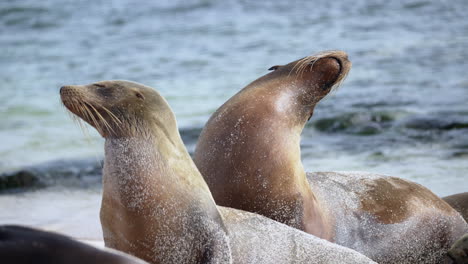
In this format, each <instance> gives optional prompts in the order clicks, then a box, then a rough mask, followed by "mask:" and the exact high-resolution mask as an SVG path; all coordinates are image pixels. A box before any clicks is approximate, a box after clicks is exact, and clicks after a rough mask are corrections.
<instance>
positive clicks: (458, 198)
mask: <svg viewBox="0 0 468 264" xmlns="http://www.w3.org/2000/svg"><path fill="white" fill-rule="evenodd" d="M442 200H444V201H445V202H446V203H448V204H450V206H452V207H453V209H455V210H457V211H458V212H459V213H460V214H461V215H462V216H463V218H464V219H465V221H466V222H468V192H464V193H457V194H453V195H449V196H445V197H443V198H442Z"/></svg>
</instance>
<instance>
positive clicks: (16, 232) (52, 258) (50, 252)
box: [0, 225, 146, 264]
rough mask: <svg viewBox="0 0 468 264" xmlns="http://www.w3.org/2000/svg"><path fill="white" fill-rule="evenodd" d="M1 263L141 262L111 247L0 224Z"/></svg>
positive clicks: (97, 263)
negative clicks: (100, 246) (92, 244)
mask: <svg viewBox="0 0 468 264" xmlns="http://www.w3.org/2000/svg"><path fill="white" fill-rule="evenodd" d="M0 263H2V264H31V263H35V264H50V263H55V264H82V263H87V264H144V263H146V262H144V261H143V260H140V259H137V258H135V257H133V256H130V255H127V254H124V253H122V252H119V251H116V250H112V249H97V248H95V247H92V246H90V245H86V244H84V243H82V242H78V241H76V240H73V239H71V238H69V237H66V236H63V235H60V234H56V233H52V232H46V231H41V230H37V229H33V228H29V227H24V226H16V225H2V226H0Z"/></svg>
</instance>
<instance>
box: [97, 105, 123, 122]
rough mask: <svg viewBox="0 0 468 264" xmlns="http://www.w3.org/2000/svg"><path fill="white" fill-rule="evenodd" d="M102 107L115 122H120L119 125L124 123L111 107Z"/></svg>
mask: <svg viewBox="0 0 468 264" xmlns="http://www.w3.org/2000/svg"><path fill="white" fill-rule="evenodd" d="M101 108H102V109H103V110H104V111H106V112H107V113H108V114H109V116H110V117H111V118H112V119H113V120H114V122H116V123H119V125H120V124H122V121H120V119H119V118H118V117H117V116H116V115H115V114H114V113H112V112H111V111H110V110H109V109H107V108H106V107H105V106H101Z"/></svg>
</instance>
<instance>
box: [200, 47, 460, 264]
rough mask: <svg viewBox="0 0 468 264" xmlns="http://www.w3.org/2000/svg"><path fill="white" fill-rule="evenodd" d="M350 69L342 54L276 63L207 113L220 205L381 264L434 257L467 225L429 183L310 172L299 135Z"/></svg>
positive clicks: (207, 170)
mask: <svg viewBox="0 0 468 264" xmlns="http://www.w3.org/2000/svg"><path fill="white" fill-rule="evenodd" d="M350 68H351V62H350V61H349V60H348V58H347V54H346V53H345V52H342V51H330V52H323V53H319V54H317V55H314V56H309V57H306V58H303V59H300V60H297V61H293V62H291V63H288V64H286V65H280V66H273V67H272V68H270V70H273V72H271V73H269V74H267V75H265V76H263V77H261V78H259V79H257V80H255V81H253V82H252V83H250V84H249V85H248V86H247V87H245V88H244V89H242V90H241V91H240V92H238V93H237V94H236V95H234V96H233V97H232V98H230V99H229V100H228V101H227V102H226V103H224V104H223V105H222V106H221V107H220V108H219V109H218V110H216V112H215V113H214V114H213V115H212V116H211V117H210V119H209V120H208V122H207V124H206V125H205V127H204V129H203V131H202V133H201V135H200V138H199V140H198V143H197V146H196V150H195V155H194V161H195V164H197V166H198V168H199V170H200V172H201V173H202V175H203V176H204V178H205V180H206V181H207V183H208V186H209V187H210V190H211V191H212V194H213V197H214V199H215V201H216V203H217V204H218V205H222V206H228V207H233V208H238V209H242V210H246V211H250V212H255V213H259V214H262V215H264V216H267V217H269V218H272V219H275V220H277V221H280V222H282V223H285V224H288V225H290V226H292V227H296V228H298V229H301V230H304V231H306V232H308V233H311V234H314V235H316V236H318V237H321V238H324V239H327V240H330V241H334V242H336V243H337V244H340V245H343V246H346V247H349V248H352V249H355V250H357V251H359V252H361V253H363V254H365V255H367V256H368V257H370V258H371V259H373V260H375V261H377V262H379V263H413V262H418V263H420V262H423V263H437V262H438V261H440V260H441V259H443V258H445V255H446V252H447V250H448V248H449V247H450V245H451V244H452V243H453V242H454V241H455V240H456V239H457V238H458V237H460V236H461V235H462V234H463V233H465V232H467V231H468V226H467V224H466V223H465V222H464V221H463V219H461V217H460V215H459V214H458V213H457V212H455V211H454V210H453V209H452V208H450V206H448V205H447V204H446V203H445V202H444V201H442V200H441V199H440V198H438V197H437V196H435V195H434V194H433V193H432V192H430V191H429V190H428V189H426V188H424V187H422V186H420V185H418V184H416V183H412V182H409V181H406V180H402V179H399V178H394V177H386V176H382V175H375V174H370V173H350V172H343V173H337V172H320V173H307V174H306V173H305V171H304V168H303V166H302V162H301V152H300V137H301V132H302V130H303V129H304V126H305V124H306V122H307V121H308V120H309V119H310V118H311V116H312V113H313V111H314V108H315V105H316V104H317V103H318V102H319V101H320V100H321V99H322V98H324V97H325V96H326V95H327V94H328V93H329V92H330V91H331V90H332V89H333V87H335V86H337V84H339V83H340V82H342V81H343V79H344V78H345V76H346V75H347V74H348V72H349V70H350Z"/></svg>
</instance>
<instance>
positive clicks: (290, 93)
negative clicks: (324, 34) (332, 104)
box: [232, 51, 351, 123]
mask: <svg viewBox="0 0 468 264" xmlns="http://www.w3.org/2000/svg"><path fill="white" fill-rule="evenodd" d="M350 69H351V62H350V61H349V60H348V56H347V54H346V53H345V52H343V51H325V52H320V53H317V54H315V55H312V56H308V57H305V58H302V59H299V60H296V61H293V62H290V63H288V64H285V65H275V66H273V67H271V68H270V69H269V70H271V71H272V72H271V73H269V74H266V75H264V76H262V77H260V78H259V79H257V80H255V81H254V82H252V83H251V84H249V85H248V86H247V87H246V88H244V89H243V90H242V91H241V93H242V92H254V91H255V92H256V93H258V94H262V95H263V96H265V95H268V96H269V98H270V99H269V102H271V103H272V104H275V105H276V106H277V107H276V108H277V109H280V110H289V111H292V112H291V115H290V116H293V115H294V116H299V117H306V119H304V118H300V123H303V122H304V123H305V121H307V120H308V119H310V117H311V116H312V113H313V109H314V107H315V105H316V104H317V103H318V102H319V101H320V100H321V99H323V98H324V97H325V96H326V95H328V94H329V93H330V92H331V91H332V90H333V89H334V88H336V87H338V86H339V85H340V84H341V82H342V81H343V80H344V79H345V78H346V76H347V74H348V72H349V70H350ZM265 89H266V90H267V91H265ZM253 96H254V97H255V95H253ZM232 99H234V100H238V101H244V102H245V100H242V99H241V98H238V97H237V96H234V97H233V98H232ZM265 103H266V104H267V105H268V102H265V101H262V104H265ZM283 112H284V111H283ZM298 113H299V115H298Z"/></svg>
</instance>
